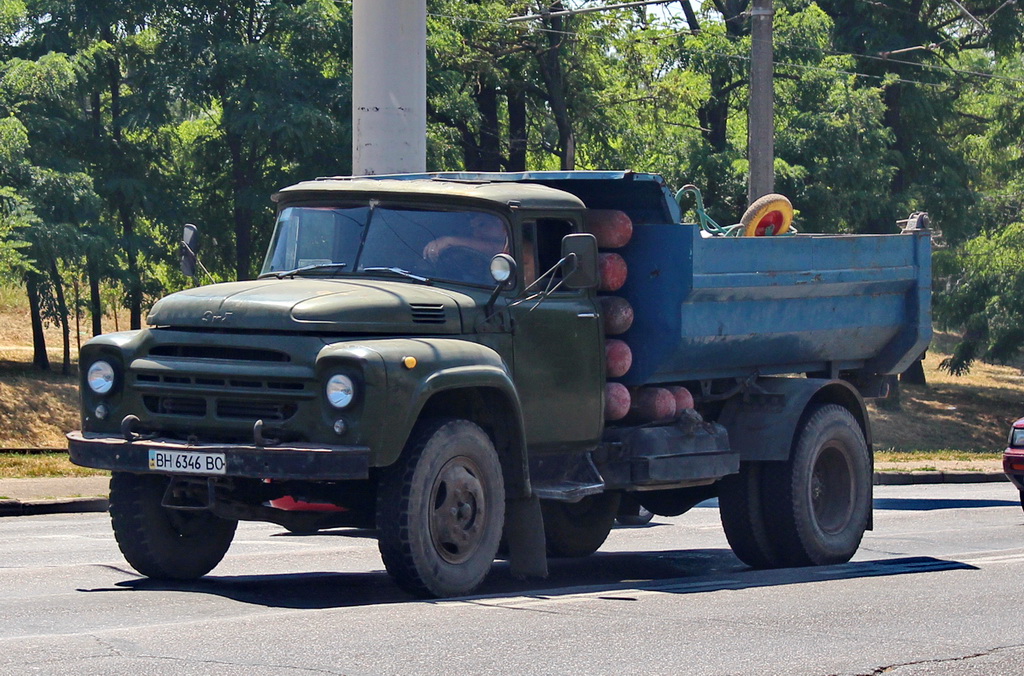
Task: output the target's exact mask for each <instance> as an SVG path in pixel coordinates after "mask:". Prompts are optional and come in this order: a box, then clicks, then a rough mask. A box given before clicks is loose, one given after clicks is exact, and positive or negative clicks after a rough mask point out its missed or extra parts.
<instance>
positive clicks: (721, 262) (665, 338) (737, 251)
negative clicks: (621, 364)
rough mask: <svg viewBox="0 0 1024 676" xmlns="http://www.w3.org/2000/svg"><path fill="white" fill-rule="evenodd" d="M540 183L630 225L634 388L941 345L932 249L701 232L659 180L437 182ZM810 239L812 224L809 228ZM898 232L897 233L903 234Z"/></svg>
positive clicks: (926, 237)
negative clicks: (934, 330) (934, 315)
mask: <svg viewBox="0 0 1024 676" xmlns="http://www.w3.org/2000/svg"><path fill="white" fill-rule="evenodd" d="M434 176H437V177H438V178H454V179H460V180H492V181H518V182H524V183H540V184H543V185H548V186H551V187H554V188H559V189H561V190H565V191H566V192H569V193H572V194H574V195H576V196H577V197H579V198H580V199H582V200H583V202H584V203H585V204H586V205H587V206H588V207H589V208H593V209H619V210H622V211H625V212H626V213H627V214H628V215H629V216H630V218H631V219H632V220H633V224H634V229H633V238H632V240H631V241H630V243H629V244H628V245H627V246H626V247H624V248H622V249H617V250H615V251H616V252H617V253H619V254H620V255H622V256H623V258H625V260H626V263H627V264H628V266H629V274H628V277H627V281H626V285H625V286H624V287H623V288H622V289H621V290H620V291H617V292H616V293H615V295H620V296H624V297H625V298H627V299H628V300H629V302H630V303H631V304H632V305H633V309H634V314H635V320H634V323H633V326H632V328H631V329H630V330H629V331H628V332H627V333H626V334H625V335H623V336H621V338H623V339H624V340H625V341H626V342H627V343H628V344H629V346H630V348H631V349H632V352H633V365H632V367H631V368H630V370H629V372H628V373H627V374H626V376H625V377H623V378H621V379H620V380H621V381H622V382H623V383H624V384H626V385H643V384H649V383H671V382H682V381H692V380H704V379H717V378H733V377H736V378H742V377H746V376H749V375H752V374H761V375H771V374H782V373H802V372H809V371H811V372H836V371H837V370H842V371H852V370H860V371H862V372H863V373H866V374H893V373H900V372H902V371H903V370H904V369H906V368H907V367H908V366H909V365H910V364H911V362H913V361H914V360H915V359H917V358H918V357H920V355H921V354H922V352H923V351H924V349H925V348H926V347H927V346H928V343H929V341H930V339H931V239H930V233H929V232H927V231H911V232H907V233H903V234H893V235H815V234H799V235H794V236H778V237H714V238H705V237H702V236H701V232H700V228H699V227H697V226H695V225H685V224H682V225H681V224H680V223H679V221H680V211H679V207H678V206H677V204H676V202H675V200H674V199H673V197H672V194H671V193H670V191H669V190H668V188H667V186H666V185H665V183H664V181H663V180H662V179H661V177H660V176H657V175H654V174H634V173H632V172H528V173H522V174H496V173H494V174H492V173H472V174H470V173H458V174H435V175H434ZM802 227H803V228H804V229H813V224H810V228H808V225H807V224H802ZM893 227H894V229H895V224H894V226H893Z"/></svg>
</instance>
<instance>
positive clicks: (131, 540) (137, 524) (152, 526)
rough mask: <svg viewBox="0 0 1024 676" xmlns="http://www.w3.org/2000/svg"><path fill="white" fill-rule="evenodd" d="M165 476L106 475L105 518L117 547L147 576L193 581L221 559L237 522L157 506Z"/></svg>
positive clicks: (162, 490)
mask: <svg viewBox="0 0 1024 676" xmlns="http://www.w3.org/2000/svg"><path fill="white" fill-rule="evenodd" d="M169 482H170V478H169V477H166V476H162V475H159V474H129V473H127V472H114V473H113V474H112V475H111V476H110V521H111V524H112V525H113V528H114V538H115V539H116V540H117V546H118V547H119V548H120V549H121V553H122V554H124V558H125V560H127V561H128V563H129V564H130V565H131V567H132V568H134V569H135V570H137V571H138V572H139V573H140V574H142V575H145V576H146V577H151V578H154V579H162V580H194V579H196V578H199V577H202V576H203V575H206V574H207V573H209V572H210V571H211V570H213V569H214V567H215V566H216V565H217V564H218V563H220V561H221V559H223V558H224V554H225V553H227V551H228V547H230V546H231V540H232V539H233V538H234V536H235V528H236V527H237V526H238V522H237V521H229V520H227V519H221V518H220V517H218V516H215V515H214V514H212V513H211V512H208V511H185V510H178V509H167V508H166V507H162V506H161V504H160V503H161V501H162V500H163V496H164V491H165V490H166V489H167V485H168V483H169Z"/></svg>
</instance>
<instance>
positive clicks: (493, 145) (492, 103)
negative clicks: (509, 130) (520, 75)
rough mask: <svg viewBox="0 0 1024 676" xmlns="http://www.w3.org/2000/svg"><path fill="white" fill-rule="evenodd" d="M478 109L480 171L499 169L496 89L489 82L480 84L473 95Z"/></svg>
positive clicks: (499, 136) (499, 127)
mask: <svg viewBox="0 0 1024 676" xmlns="http://www.w3.org/2000/svg"><path fill="white" fill-rule="evenodd" d="M474 98H475V99H476V107H477V110H479V111H480V159H481V163H482V165H483V166H482V167H481V168H480V169H481V171H501V126H500V123H499V121H498V90H497V89H496V88H495V87H494V86H493V85H490V84H483V85H481V86H480V91H478V92H477V93H476V96H475V97H474Z"/></svg>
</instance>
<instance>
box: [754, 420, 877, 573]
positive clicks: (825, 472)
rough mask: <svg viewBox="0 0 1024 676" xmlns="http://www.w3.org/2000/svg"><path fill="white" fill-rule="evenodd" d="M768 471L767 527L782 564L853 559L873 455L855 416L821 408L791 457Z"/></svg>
mask: <svg viewBox="0 0 1024 676" xmlns="http://www.w3.org/2000/svg"><path fill="white" fill-rule="evenodd" d="M766 468H767V469H766V474H765V477H764V482H763V484H762V486H763V488H764V494H765V505H764V507H765V510H766V512H765V514H766V517H767V516H768V515H770V518H766V519H765V524H766V526H767V528H768V534H769V536H770V540H771V542H772V544H773V545H774V546H775V548H776V550H777V552H778V563H779V564H780V565H785V566H807V565H826V564H834V563H845V562H847V561H849V560H850V558H851V557H852V556H853V555H854V553H855V552H856V551H857V548H858V547H859V546H860V541H861V538H862V537H863V536H864V531H865V529H866V528H867V524H868V519H869V517H870V515H871V455H870V453H869V451H868V447H867V443H866V442H865V440H864V434H863V432H862V431H861V428H860V425H858V424H857V420H856V419H855V418H854V417H853V414H852V413H850V411H848V410H847V409H845V408H843V407H842V406H838V405H834V404H832V405H824V406H819V407H818V408H817V409H815V410H813V411H812V412H811V413H810V415H809V417H808V418H807V419H806V423H805V424H804V427H803V429H802V430H801V431H800V434H799V437H798V439H797V443H796V444H795V445H794V447H793V453H792V455H791V457H790V459H789V460H788V461H787V462H785V463H769V464H767V465H766Z"/></svg>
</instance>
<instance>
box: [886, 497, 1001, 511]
mask: <svg viewBox="0 0 1024 676" xmlns="http://www.w3.org/2000/svg"><path fill="white" fill-rule="evenodd" d="M979 507H1020V502H1019V501H1017V500H967V499H955V498H875V509H885V510H897V511H905V512H929V511H932V510H937V509H976V508H979Z"/></svg>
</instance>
